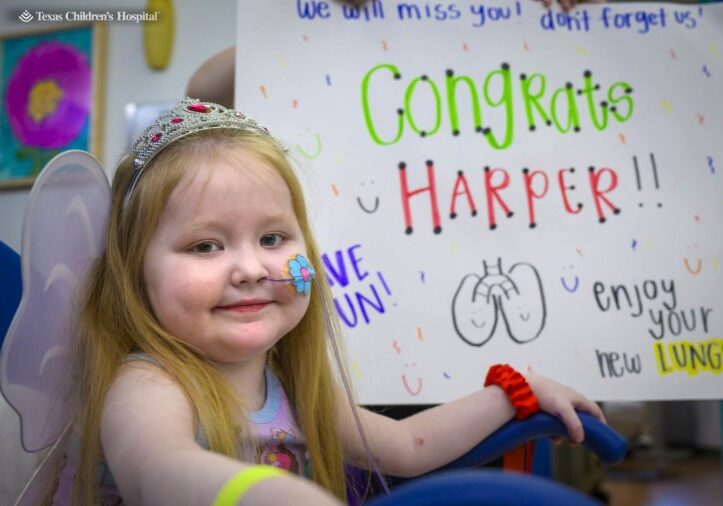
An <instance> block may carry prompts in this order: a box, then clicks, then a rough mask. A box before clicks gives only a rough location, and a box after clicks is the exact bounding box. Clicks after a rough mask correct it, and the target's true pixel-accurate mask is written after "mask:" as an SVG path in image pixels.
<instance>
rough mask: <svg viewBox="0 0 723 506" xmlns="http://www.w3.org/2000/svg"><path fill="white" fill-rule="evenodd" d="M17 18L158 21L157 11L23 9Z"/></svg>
mask: <svg viewBox="0 0 723 506" xmlns="http://www.w3.org/2000/svg"><path fill="white" fill-rule="evenodd" d="M18 19H19V20H20V21H22V22H23V23H30V22H31V21H37V22H52V21H103V22H107V23H112V22H121V23H141V22H146V21H158V11H149V12H146V11H105V12H91V11H64V12H57V11H56V12H50V11H33V12H30V11H29V10H28V9H25V10H24V11H23V12H21V13H20V14H18Z"/></svg>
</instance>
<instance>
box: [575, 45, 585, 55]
mask: <svg viewBox="0 0 723 506" xmlns="http://www.w3.org/2000/svg"><path fill="white" fill-rule="evenodd" d="M575 52H576V53H577V54H579V55H580V56H587V49H585V48H584V47H580V46H577V47H575Z"/></svg>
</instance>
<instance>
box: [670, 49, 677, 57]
mask: <svg viewBox="0 0 723 506" xmlns="http://www.w3.org/2000/svg"><path fill="white" fill-rule="evenodd" d="M670 57H671V58H672V59H674V60H677V59H678V56H677V55H676V54H675V51H673V50H672V49H671V50H670Z"/></svg>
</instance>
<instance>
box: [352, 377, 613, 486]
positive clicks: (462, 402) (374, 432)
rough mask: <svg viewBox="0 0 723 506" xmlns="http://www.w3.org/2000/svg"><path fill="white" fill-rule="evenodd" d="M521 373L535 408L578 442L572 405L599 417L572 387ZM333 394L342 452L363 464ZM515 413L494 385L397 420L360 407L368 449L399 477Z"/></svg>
mask: <svg viewBox="0 0 723 506" xmlns="http://www.w3.org/2000/svg"><path fill="white" fill-rule="evenodd" d="M526 379H527V381H528V383H529V384H530V386H531V387H532V390H533V391H534V393H535V394H536V396H537V398H538V401H539V404H540V409H542V410H544V411H547V412H548V413H551V414H553V415H555V416H557V417H558V418H560V419H562V421H563V422H564V423H565V425H566V426H567V429H568V432H569V434H570V438H571V439H572V440H573V441H574V442H581V441H582V439H583V437H584V434H583V430H582V424H581V423H580V420H579V418H578V417H577V414H576V413H575V409H576V408H577V409H582V410H583V411H587V412H589V413H591V414H592V415H594V416H596V417H597V418H599V419H601V420H603V421H604V418H603V415H602V411H600V408H599V407H598V406H597V404H595V403H594V402H592V401H590V400H588V399H587V398H585V397H584V396H582V395H581V394H579V393H578V392H576V391H574V390H572V389H571V388H568V387H565V386H563V385H560V384H559V383H556V382H554V381H552V380H550V379H547V378H543V377H541V376H538V375H536V374H532V373H530V374H528V375H527V376H526ZM338 396H339V410H340V415H339V430H340V433H341V437H342V444H343V445H344V451H345V457H346V458H347V459H348V461H349V463H351V464H353V465H356V466H358V467H368V466H369V464H368V460H367V457H366V452H365V451H364V447H363V444H362V442H361V438H360V436H359V434H358V430H357V428H356V424H355V423H354V420H353V417H352V414H351V409H350V407H349V403H348V402H347V401H346V398H345V395H344V394H343V392H341V391H340V392H339V394H338ZM514 414H515V410H514V408H513V407H512V405H511V404H510V402H509V400H508V398H507V395H506V394H505V392H504V391H503V390H502V389H501V388H499V387H497V386H490V387H487V388H484V389H483V390H480V391H477V392H475V393H473V394H470V395H467V396H466V397H462V398H460V399H457V400H455V401H452V402H449V403H446V404H442V405H440V406H437V407H434V408H431V409H428V410H425V411H422V412H421V413H417V414H416V415H413V416H410V417H409V418H405V419H404V420H401V421H396V420H392V419H390V418H388V417H385V416H383V415H379V414H376V413H372V412H371V411H368V410H365V409H362V408H359V416H360V418H361V421H362V424H363V426H364V428H365V432H366V435H367V440H368V441H369V445H370V447H371V451H372V454H373V455H374V456H375V457H376V459H377V460H378V462H379V464H380V467H381V470H382V472H383V473H385V474H390V475H393V476H403V477H411V476H417V475H419V474H423V473H426V472H429V471H432V470H434V469H436V468H438V467H440V466H442V465H444V464H447V463H449V462H451V461H452V460H454V459H456V458H458V457H460V456H461V455H463V454H464V453H466V452H467V451H469V450H470V449H471V448H472V447H474V446H475V445H476V444H478V443H479V442H480V441H482V440H483V439H485V438H486V437H487V436H489V435H490V434H492V433H493V432H494V431H495V430H497V429H498V428H499V427H500V426H502V425H503V424H504V423H506V422H508V421H509V420H511V419H512V417H513V416H514Z"/></svg>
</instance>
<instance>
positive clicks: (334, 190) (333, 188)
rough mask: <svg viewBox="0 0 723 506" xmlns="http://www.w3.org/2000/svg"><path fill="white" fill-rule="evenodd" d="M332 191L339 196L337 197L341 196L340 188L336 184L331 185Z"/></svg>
mask: <svg viewBox="0 0 723 506" xmlns="http://www.w3.org/2000/svg"><path fill="white" fill-rule="evenodd" d="M331 191H333V192H334V195H335V196H337V197H338V196H339V188H337V187H336V185H335V184H332V185H331Z"/></svg>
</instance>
